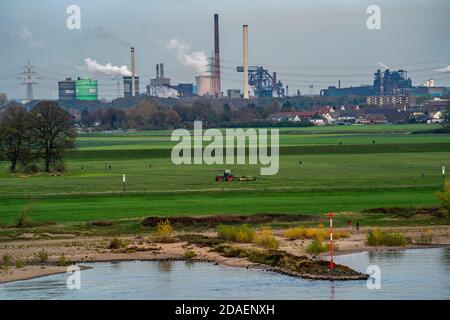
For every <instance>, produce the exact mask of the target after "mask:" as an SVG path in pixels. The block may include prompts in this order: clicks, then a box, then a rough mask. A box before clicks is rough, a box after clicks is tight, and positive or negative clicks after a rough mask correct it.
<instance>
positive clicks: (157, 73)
mask: <svg viewBox="0 0 450 320" xmlns="http://www.w3.org/2000/svg"><path fill="white" fill-rule="evenodd" d="M156 79H159V64H156Z"/></svg>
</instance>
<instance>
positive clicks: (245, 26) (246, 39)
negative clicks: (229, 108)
mask: <svg viewBox="0 0 450 320" xmlns="http://www.w3.org/2000/svg"><path fill="white" fill-rule="evenodd" d="M242 27H243V29H242V31H243V41H244V99H248V25H246V24H244V25H243V26H242Z"/></svg>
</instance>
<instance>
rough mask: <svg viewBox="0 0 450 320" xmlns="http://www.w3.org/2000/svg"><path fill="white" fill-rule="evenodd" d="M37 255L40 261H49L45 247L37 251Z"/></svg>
mask: <svg viewBox="0 0 450 320" xmlns="http://www.w3.org/2000/svg"><path fill="white" fill-rule="evenodd" d="M35 256H36V260H37V261H38V262H40V263H46V262H47V261H48V253H47V252H46V251H45V250H44V249H42V250H41V251H39V252H38V253H36V254H35Z"/></svg>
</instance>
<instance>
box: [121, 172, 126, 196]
mask: <svg viewBox="0 0 450 320" xmlns="http://www.w3.org/2000/svg"><path fill="white" fill-rule="evenodd" d="M122 182H123V192H125V184H126V182H127V178H126V176H125V174H123V175H122Z"/></svg>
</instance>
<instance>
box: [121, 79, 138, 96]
mask: <svg viewBox="0 0 450 320" xmlns="http://www.w3.org/2000/svg"><path fill="white" fill-rule="evenodd" d="M132 83H133V77H123V96H124V97H125V98H128V97H133V96H137V95H139V77H138V76H135V77H134V83H135V86H134V94H133V92H132V87H133V85H132Z"/></svg>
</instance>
